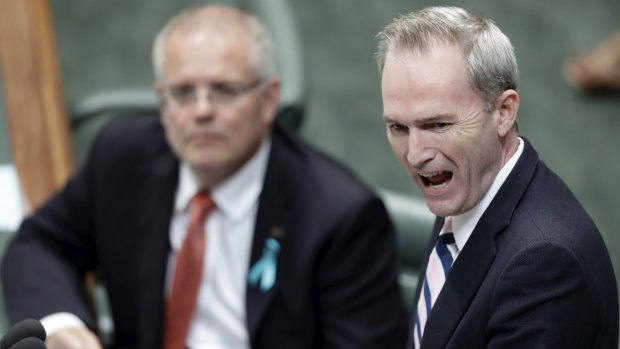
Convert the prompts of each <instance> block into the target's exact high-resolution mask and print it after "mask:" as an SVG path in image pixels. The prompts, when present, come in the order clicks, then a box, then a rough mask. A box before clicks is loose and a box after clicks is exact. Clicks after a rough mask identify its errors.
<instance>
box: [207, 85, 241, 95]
mask: <svg viewBox="0 0 620 349" xmlns="http://www.w3.org/2000/svg"><path fill="white" fill-rule="evenodd" d="M212 91H213V94H216V95H218V96H222V97H233V96H236V95H238V94H239V93H240V92H243V89H242V88H240V87H239V86H233V85H215V86H213V88H212Z"/></svg>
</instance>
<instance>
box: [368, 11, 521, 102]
mask: <svg viewBox="0 0 620 349" xmlns="http://www.w3.org/2000/svg"><path fill="white" fill-rule="evenodd" d="M377 38H378V39H379V45H378V50H377V53H376V59H377V64H378V65H379V72H380V73H383V67H384V65H385V60H386V57H387V55H388V54H389V53H390V52H393V51H394V52H403V51H406V50H410V51H413V52H426V51H427V50H428V49H429V47H430V46H431V45H432V44H435V43H448V44H456V45H459V46H460V47H461V48H462V50H463V57H464V59H465V67H466V69H467V73H468V79H469V83H470V84H471V85H472V87H473V88H474V90H475V91H476V92H477V94H478V95H479V96H480V98H481V99H482V100H483V101H484V103H485V109H486V111H487V112H488V111H491V110H493V108H494V107H495V101H496V100H497V98H498V97H499V96H500V95H501V94H502V92H504V91H505V90H508V89H513V90H516V88H517V79H518V76H517V75H518V70H517V59H516V58H515V54H514V48H513V47H512V44H511V43H510V39H508V37H507V36H506V35H504V33H502V31H501V30H500V29H499V28H498V27H497V26H496V25H495V23H494V22H493V21H492V20H490V19H487V18H483V17H480V16H474V15H472V14H471V13H469V12H467V11H465V10H463V9H461V8H458V7H441V6H437V7H428V8H425V9H423V10H421V11H417V12H412V13H410V14H408V15H405V16H402V17H400V18H397V19H394V21H392V23H390V24H388V25H387V26H386V27H385V28H384V29H383V30H382V31H381V32H379V34H377Z"/></svg>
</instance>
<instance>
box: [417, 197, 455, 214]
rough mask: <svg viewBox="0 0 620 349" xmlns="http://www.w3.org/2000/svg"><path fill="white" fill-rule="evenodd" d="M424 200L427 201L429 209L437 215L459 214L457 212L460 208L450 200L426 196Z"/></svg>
mask: <svg viewBox="0 0 620 349" xmlns="http://www.w3.org/2000/svg"><path fill="white" fill-rule="evenodd" d="M424 201H425V202H426V206H427V207H428V209H429V210H430V211H431V212H432V213H433V214H434V215H436V216H440V217H448V216H455V215H458V214H459V213H458V212H457V211H458V209H457V208H456V207H455V206H456V205H454V203H451V202H450V201H448V200H437V199H429V198H424Z"/></svg>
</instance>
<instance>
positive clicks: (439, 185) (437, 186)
mask: <svg viewBox="0 0 620 349" xmlns="http://www.w3.org/2000/svg"><path fill="white" fill-rule="evenodd" d="M429 184H430V186H431V187H432V188H441V187H445V186H446V185H447V184H448V182H447V181H446V182H443V183H441V184H437V185H435V184H433V183H429Z"/></svg>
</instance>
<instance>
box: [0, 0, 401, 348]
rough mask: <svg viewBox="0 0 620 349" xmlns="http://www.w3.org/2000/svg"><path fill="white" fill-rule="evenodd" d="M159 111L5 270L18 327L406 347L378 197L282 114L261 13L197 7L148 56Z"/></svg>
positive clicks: (64, 200)
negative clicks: (97, 315)
mask: <svg viewBox="0 0 620 349" xmlns="http://www.w3.org/2000/svg"><path fill="white" fill-rule="evenodd" d="M153 61H154V66H155V75H156V83H155V90H156V92H157V94H158V96H159V115H157V114H154V113H149V114H148V115H142V116H134V117H131V118H123V119H122V120H119V121H116V122H113V123H111V124H110V125H108V126H106V127H105V128H104V129H103V131H102V132H101V133H100V135H99V136H98V137H97V139H96V140H95V141H94V145H93V146H92V149H91V153H90V157H89V159H88V161H87V163H86V164H85V165H84V167H83V168H82V169H81V170H80V171H79V172H78V173H77V174H76V175H75V176H74V177H73V178H72V179H71V180H70V181H69V182H68V184H67V185H66V187H65V188H63V189H62V190H61V191H60V192H59V193H58V194H57V195H56V196H55V197H53V198H52V199H51V201H50V202H48V203H47V204H46V205H44V206H43V207H42V208H41V209H39V210H38V211H37V212H36V213H35V214H34V215H33V216H32V217H31V218H28V219H27V220H26V221H25V222H24V223H23V224H22V226H21V228H20V230H19V232H18V233H17V235H16V239H15V240H14V241H13V242H12V244H11V245H10V247H9V248H8V251H7V254H6V255H5V258H4V260H3V263H2V281H3V285H4V290H5V294H6V301H7V307H8V311H9V315H10V319H11V321H12V322H17V321H19V320H21V319H23V318H37V319H42V322H43V324H44V326H45V328H46V330H47V332H48V338H47V341H46V344H47V346H48V348H50V349H52V348H100V347H101V346H100V344H99V343H98V339H97V337H96V335H95V333H96V324H95V322H94V321H93V317H92V314H91V313H90V311H89V309H90V308H89V306H88V304H87V302H85V301H84V300H83V292H82V290H83V282H84V275H85V274H86V273H87V272H88V271H92V270H98V271H100V275H101V279H102V281H103V284H104V285H105V287H106V289H107V293H108V295H109V301H110V302H109V303H110V307H111V313H112V316H113V320H114V342H113V343H112V346H113V347H116V348H143V349H154V348H165V349H184V348H261V349H272V348H296V349H297V348H369V349H374V348H397V347H402V346H404V343H405V340H406V327H407V325H406V323H407V316H406V311H405V309H404V306H403V303H402V299H401V295H400V290H399V287H398V284H397V275H398V269H397V258H396V249H395V242H394V234H393V231H392V227H391V225H390V222H389V220H388V217H387V213H386V211H385V208H384V206H383V204H382V202H381V201H380V200H379V199H378V197H377V196H375V194H374V193H373V192H372V191H371V190H369V188H367V187H366V186H364V185H363V184H362V183H360V182H359V180H358V179H356V178H355V176H353V175H352V173H350V172H349V171H347V170H346V169H344V168H342V167H341V166H340V165H338V164H337V163H336V162H334V161H332V160H330V159H329V158H327V157H326V156H325V155H322V154H321V153H319V152H318V151H316V150H315V149H314V148H312V147H311V146H309V145H308V144H306V143H305V142H304V141H302V140H301V139H300V138H299V136H297V135H296V134H295V133H294V132H292V131H290V130H287V128H286V127H285V126H284V125H282V124H280V123H279V122H278V121H275V120H274V119H275V116H276V112H277V108H278V97H279V91H280V82H279V79H278V78H276V76H275V75H274V67H273V65H274V63H273V55H272V48H271V40H270V38H269V35H268V33H267V31H266V30H265V28H264V27H263V25H262V24H261V23H260V22H259V21H258V20H257V19H256V18H254V17H253V16H250V15H248V14H246V13H243V12H241V11H239V10H236V9H232V8H228V7H223V6H207V7H202V8H198V9H193V10H189V11H187V12H184V13H182V14H180V15H179V16H178V17H176V18H174V19H173V20H172V21H171V22H170V23H169V24H168V25H167V26H166V27H165V28H164V29H163V30H162V32H161V33H160V34H159V35H158V36H157V39H156V40H155V44H154V49H153Z"/></svg>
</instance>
